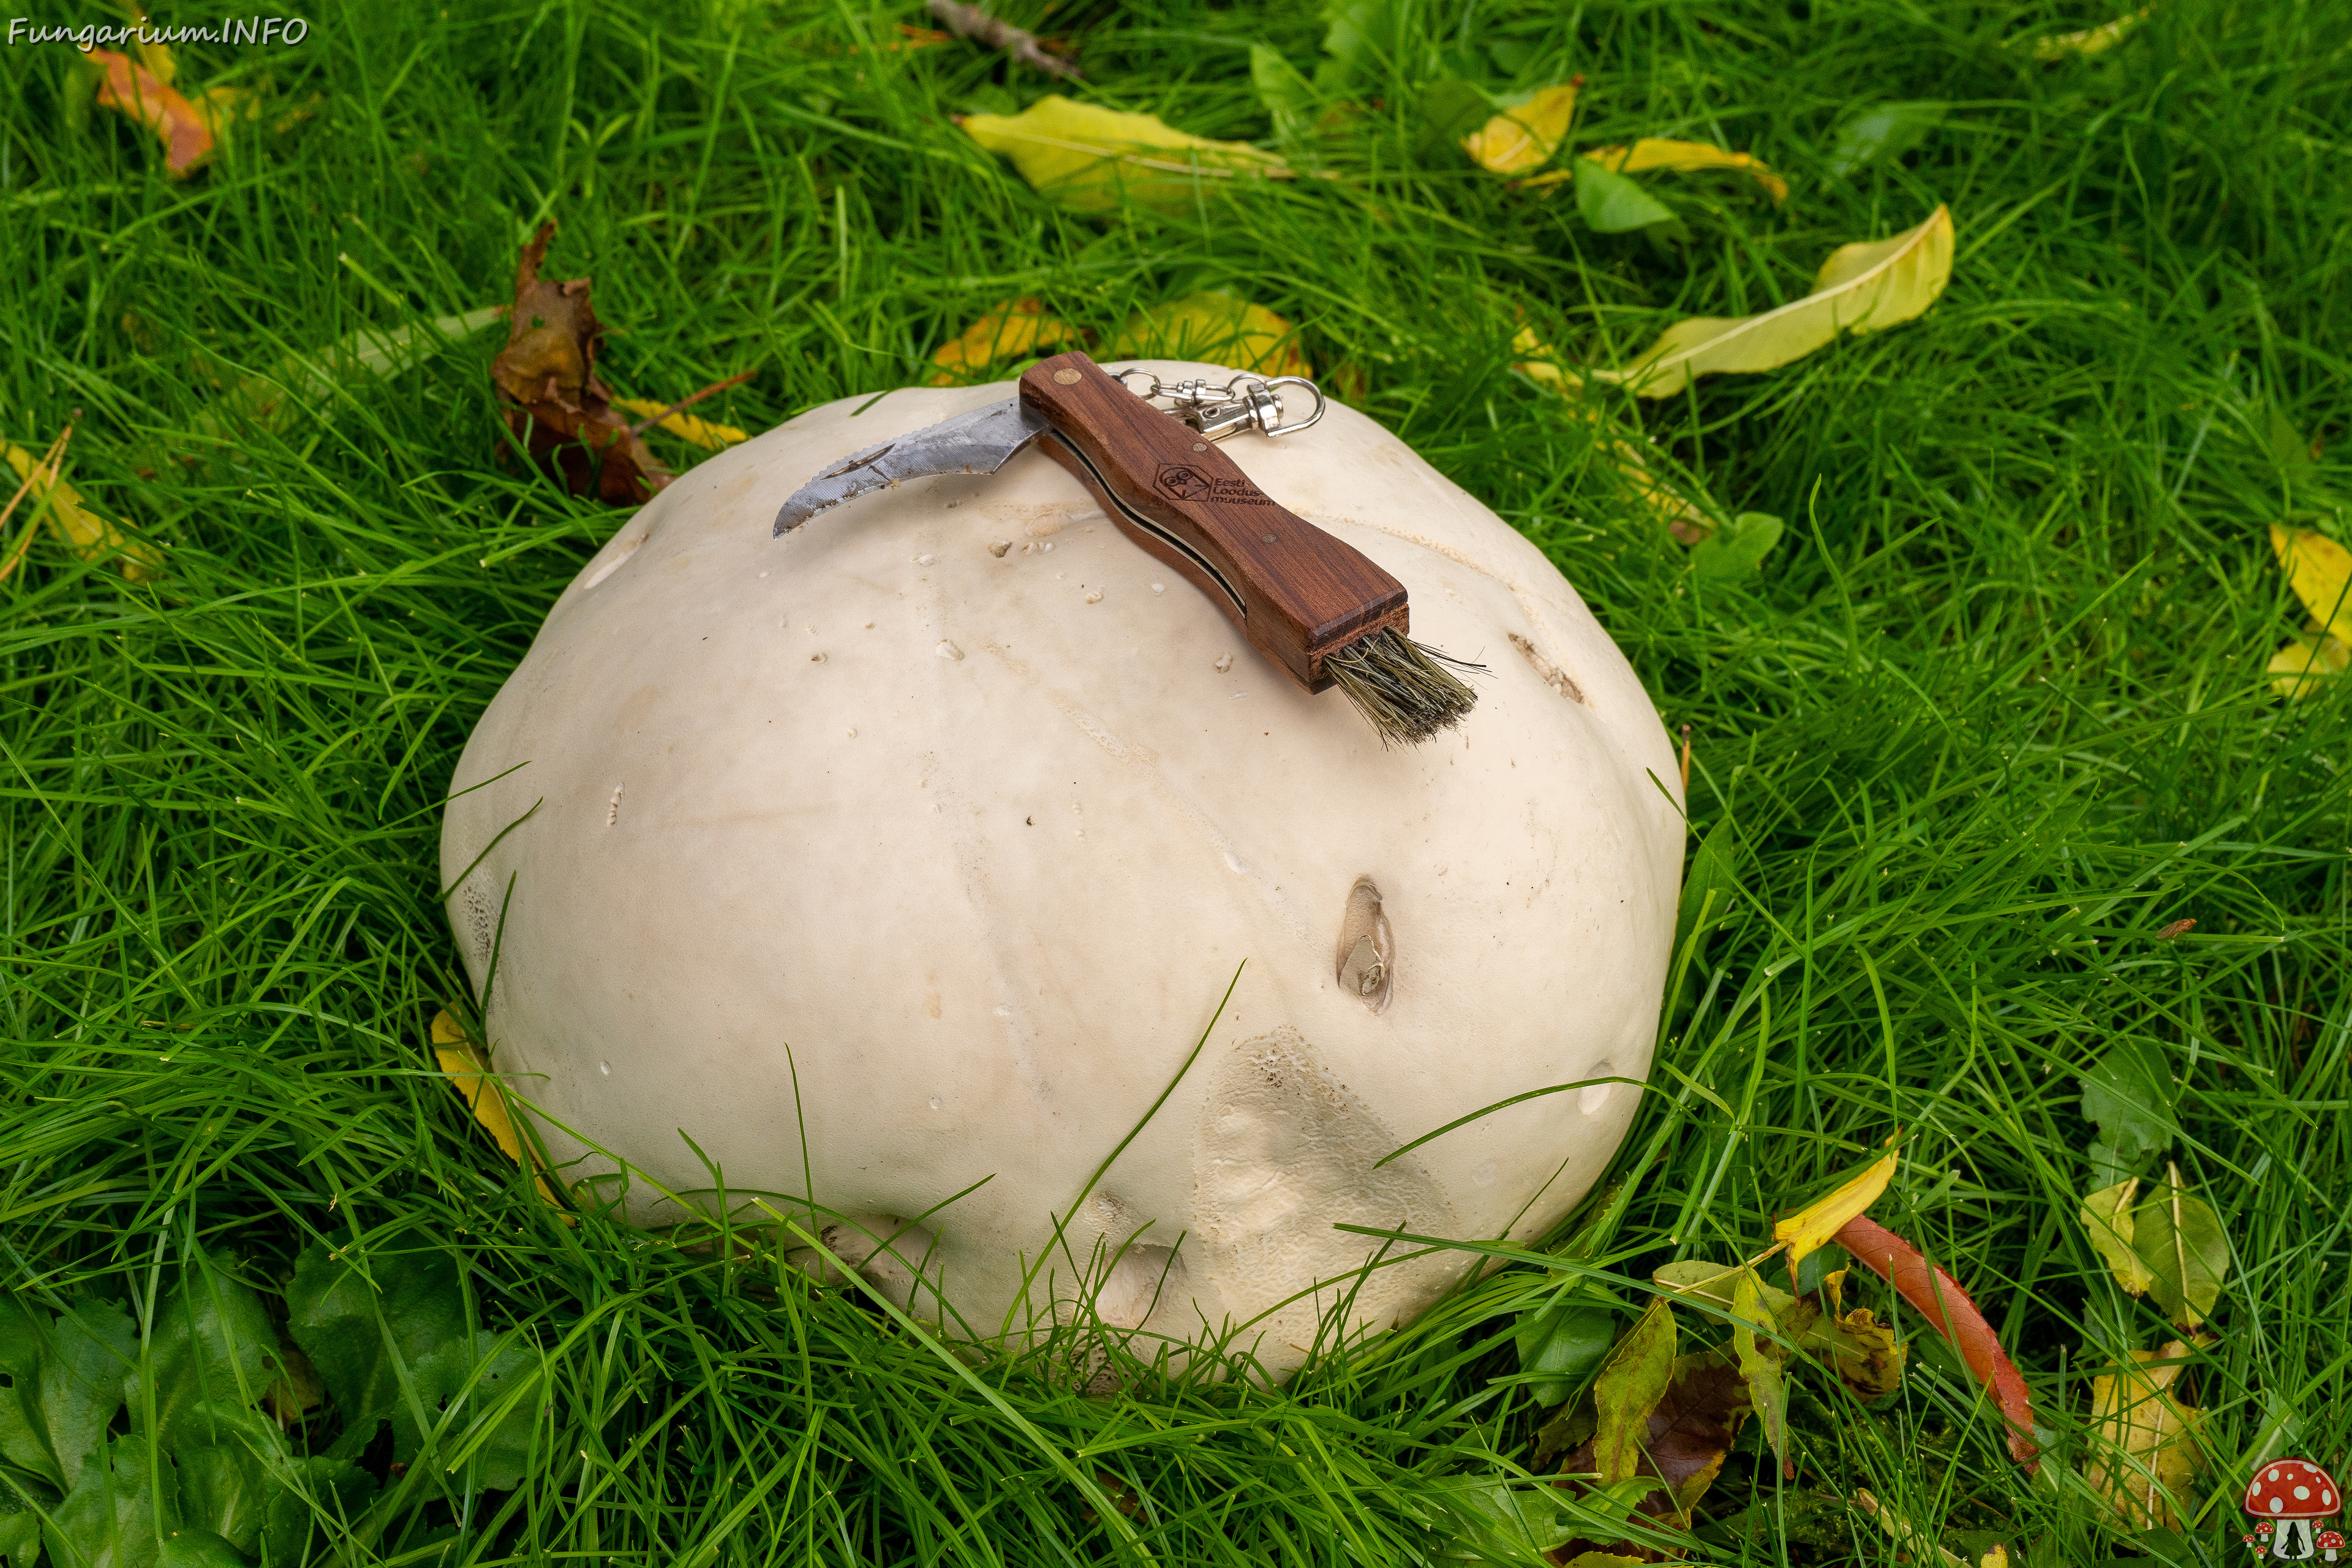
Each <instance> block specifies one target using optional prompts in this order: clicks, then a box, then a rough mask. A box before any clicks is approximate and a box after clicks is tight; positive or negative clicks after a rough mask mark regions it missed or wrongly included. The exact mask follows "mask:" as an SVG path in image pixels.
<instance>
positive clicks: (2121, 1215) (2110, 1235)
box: [2083, 1176, 2156, 1296]
mask: <svg viewBox="0 0 2352 1568" xmlns="http://www.w3.org/2000/svg"><path fill="white" fill-rule="evenodd" d="M2138 1192H2139V1178H2138V1177H2137V1176H2133V1177H2131V1178H2129V1179H2128V1180H2126V1181H2121V1182H2117V1183H2116V1184H2115V1185H2114V1186H2112V1187H2102V1188H2100V1189H2099V1190H2098V1191H2097V1192H2095V1193H2093V1194H2091V1195H2090V1196H2089V1197H2087V1198H2084V1200H2083V1227H2084V1229H2085V1230H2088V1231H2089V1232H2090V1233H2091V1247H2092V1250H2093V1251H2095V1252H2096V1253H2097V1254H2098V1255H2099V1258H2100V1261H2102V1262H2103V1263H2105V1265H2106V1266H2107V1267H2108V1268H2110V1269H2113V1270H2114V1271H2115V1276H2116V1283H2118V1284H2120V1285H2121V1286H2123V1288H2124V1289H2126V1290H2128V1291H2130V1292H2131V1293H2132V1294H2133V1295H2135V1296H2145V1295H2146V1294H2147V1288H2148V1287H2149V1286H2150V1285H2152V1284H2154V1283H2155V1282H2156V1276H2155V1275H2154V1274H2152V1273H2150V1272H2149V1271H2148V1267H2147V1260H2146V1259H2145V1258H2141V1257H2140V1255H2139V1254H2138V1253H2137V1252H2135V1251H2133V1250H2132V1232H2133V1227H2132V1199H2133V1198H2134V1197H2135V1196H2136V1195H2137V1194H2138Z"/></svg>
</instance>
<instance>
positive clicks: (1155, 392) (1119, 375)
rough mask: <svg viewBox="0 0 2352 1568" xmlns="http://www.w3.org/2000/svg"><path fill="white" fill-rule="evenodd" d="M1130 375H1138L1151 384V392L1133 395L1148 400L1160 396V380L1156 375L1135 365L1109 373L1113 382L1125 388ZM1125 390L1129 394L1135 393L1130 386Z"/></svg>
mask: <svg viewBox="0 0 2352 1568" xmlns="http://www.w3.org/2000/svg"><path fill="white" fill-rule="evenodd" d="M1130 375H1139V376H1141V377H1142V378H1143V379H1144V380H1146V381H1148V382H1150V384H1151V390H1150V391H1149V392H1136V393H1135V395H1136V396H1138V397H1147V398H1148V397H1157V396H1159V395H1160V378H1159V377H1158V376H1156V375H1154V374H1151V373H1150V371H1148V370H1144V369H1142V368H1141V367H1140V366H1137V365H1129V366H1128V367H1127V368H1126V369H1125V370H1115V371H1113V372H1111V373H1110V376H1111V379H1112V380H1113V381H1116V382H1118V384H1120V385H1121V386H1127V378H1128V377H1129V376H1130ZM1127 389H1128V390H1129V392H1135V388H1133V387H1131V386H1128V388H1127Z"/></svg>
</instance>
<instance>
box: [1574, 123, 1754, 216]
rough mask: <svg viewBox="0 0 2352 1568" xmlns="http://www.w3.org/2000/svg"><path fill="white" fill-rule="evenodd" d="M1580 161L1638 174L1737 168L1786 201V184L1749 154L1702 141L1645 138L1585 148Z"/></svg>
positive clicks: (1616, 170)
mask: <svg viewBox="0 0 2352 1568" xmlns="http://www.w3.org/2000/svg"><path fill="white" fill-rule="evenodd" d="M1577 157H1578V158H1580V159H1591V161H1592V162H1593V163H1598V164H1600V165H1601V167H1602V168H1604V169H1607V170H1609V171H1611V172H1612V173H1613V174H1643V173H1644V172H1646V171H1648V170H1651V169H1664V170H1667V171H1669V172H1674V173H1686V172H1688V171H1690V170H1693V169H1737V170H1739V171H1740V172H1741V173H1743V174H1746V175H1747V176H1748V178H1749V179H1751V180H1754V181H1755V182H1756V183H1757V184H1758V185H1759V186H1760V187H1762V189H1763V191H1764V194H1765V195H1769V196H1770V197H1771V198H1772V199H1773V200H1774V201H1775V202H1781V201H1786V200H1787V199H1788V195H1789V182H1788V181H1786V180H1784V179H1782V178H1781V177H1780V175H1778V174H1774V173H1773V172H1772V171H1771V170H1770V169H1769V168H1767V167H1765V165H1764V164H1763V163H1761V162H1759V160H1758V159H1756V158H1755V157H1753V156H1752V155H1750V154H1748V153H1734V152H1731V151H1729V150H1728V149H1726V148H1722V147H1716V146H1710V145H1709V144H1708V143H1706V142H1672V141H1668V140H1666V139H1664V137H1655V136H1645V137H1643V138H1642V139H1641V140H1640V141H1638V142H1634V143H1633V145H1632V146H1630V147H1588V148H1586V149H1585V150H1584V151H1583V152H1581V153H1578V154H1577Z"/></svg>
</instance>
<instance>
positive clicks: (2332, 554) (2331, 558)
mask: <svg viewBox="0 0 2352 1568" xmlns="http://www.w3.org/2000/svg"><path fill="white" fill-rule="evenodd" d="M2271 549H2272V550H2273V551H2274V552H2276V553H2277V555H2278V558H2279V564H2280V565H2281V566H2284V567H2285V568H2286V582H2287V586H2288V587H2290V588H2293V589H2294V596H2295V597H2296V598H2298V599H2300V600H2302V601H2303V607H2304V608H2305V609H2306V610H2309V611H2310V612H2311V618H2312V621H2313V622H2314V624H2315V625H2316V626H2318V627H2320V628H2321V629H2322V630H2324V631H2326V633H2327V635H2328V636H2329V637H2334V638H2336V640H2337V641H2338V642H2352V551H2347V550H2346V549H2345V548H2344V546H2342V545H2340V544H2338V543H2336V541H2334V540H2332V539H2330V538H2328V537H2327V536H2326V534H2324V533H2314V532H2312V531H2310V530H2308V529H2303V528H2283V527H2281V526H2279V525H2278V524H2277V523H2273V524H2272V525H2271Z"/></svg>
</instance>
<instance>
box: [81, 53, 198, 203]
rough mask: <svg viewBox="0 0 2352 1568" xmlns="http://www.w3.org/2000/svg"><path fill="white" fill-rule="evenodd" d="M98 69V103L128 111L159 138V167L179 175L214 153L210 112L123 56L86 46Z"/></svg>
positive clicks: (182, 175) (129, 58)
mask: <svg viewBox="0 0 2352 1568" xmlns="http://www.w3.org/2000/svg"><path fill="white" fill-rule="evenodd" d="M82 58H84V59H86V60H88V61H89V63H90V65H91V66H92V67H94V68H96V69H97V70H98V72H99V82H98V106H99V107H100V109H112V110H119V111H121V113H123V114H127V115H129V116H130V117H131V119H133V120H135V121H139V123H140V124H142V125H144V126H146V127H147V128H148V129H149V130H150V131H152V132H154V133H155V139H156V140H157V141H159V142H163V172H164V173H165V174H169V175H171V176H172V178H173V179H175V180H178V179H184V178H186V177H187V176H188V175H189V174H194V172H195V171H196V170H197V169H199V168H201V167H202V166H203V165H204V163H205V161H206V160H207V159H209V158H210V157H211V156H212V155H213V127H212V117H211V116H210V115H209V114H208V113H205V112H204V111H201V110H198V109H197V108H196V106H195V105H194V104H193V103H190V102H189V101H188V100H186V99H185V98H184V97H182V96H181V95H180V93H179V92H178V91H176V90H175V89H173V87H172V86H171V84H170V83H169V82H168V81H166V80H164V79H163V78H161V77H159V76H157V75H156V74H155V72H154V71H152V70H151V69H149V68H147V67H146V66H143V65H142V64H140V63H139V62H138V61H136V60H134V59H132V58H131V57H130V56H128V55H120V54H117V53H115V52H114V51H113V50H112V49H90V50H87V51H85V53H84V55H83V57H82Z"/></svg>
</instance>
